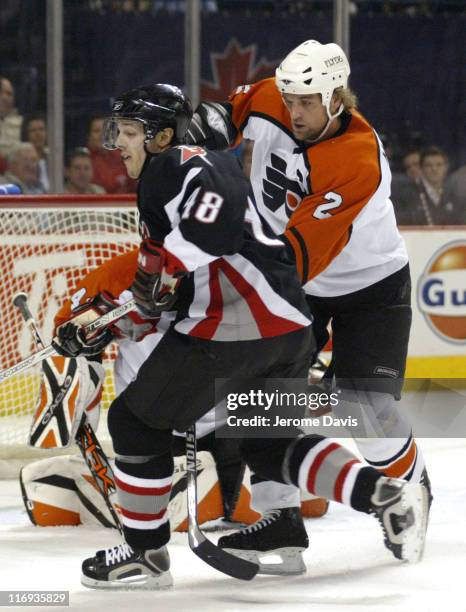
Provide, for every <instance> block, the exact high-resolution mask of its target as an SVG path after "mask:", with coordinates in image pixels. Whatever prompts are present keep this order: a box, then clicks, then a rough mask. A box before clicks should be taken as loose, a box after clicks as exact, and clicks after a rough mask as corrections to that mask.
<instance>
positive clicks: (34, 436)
mask: <svg viewBox="0 0 466 612" xmlns="http://www.w3.org/2000/svg"><path fill="white" fill-rule="evenodd" d="M104 377H105V371H104V368H103V366H102V365H101V364H100V363H98V362H96V361H93V362H90V361H87V359H85V358H84V357H78V358H76V359H75V358H69V357H61V356H54V357H49V358H48V359H46V360H45V361H44V362H43V371H42V378H41V385H40V391H39V399H38V402H37V405H36V410H35V412H34V416H33V421H32V425H31V430H30V434H29V440H28V444H29V445H30V446H34V447H36V448H46V449H51V448H67V447H69V446H70V445H71V444H72V443H73V442H74V439H75V436H76V432H77V430H78V428H79V425H80V423H81V420H82V417H83V414H86V417H87V418H88V419H89V422H90V423H91V425H92V426H93V428H96V427H97V423H98V419H99V403H100V398H101V395H102V386H103V381H104Z"/></svg>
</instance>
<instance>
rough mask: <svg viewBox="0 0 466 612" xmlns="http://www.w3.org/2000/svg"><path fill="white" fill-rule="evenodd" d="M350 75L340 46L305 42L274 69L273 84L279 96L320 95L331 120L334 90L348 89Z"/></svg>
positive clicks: (315, 41) (313, 41)
mask: <svg viewBox="0 0 466 612" xmlns="http://www.w3.org/2000/svg"><path fill="white" fill-rule="evenodd" d="M350 72H351V71H350V66H349V62H348V59H347V57H346V55H345V53H344V51H343V49H342V48H341V47H340V46H339V45H337V44H336V43H329V44H327V45H322V44H321V43H320V42H318V41H317V40H306V41H305V42H303V43H301V44H300V45H299V46H298V47H296V49H293V51H291V52H290V53H289V54H288V55H287V56H286V57H285V59H284V60H283V62H282V63H281V64H280V66H279V67H278V68H277V70H276V71H275V83H276V85H277V87H278V89H279V91H281V92H282V93H289V94H298V95H301V96H302V95H310V94H321V96H322V104H323V105H324V106H325V107H326V108H327V113H328V115H329V116H330V100H331V99H332V94H333V92H334V90H335V89H336V88H337V87H347V85H348V77H349V75H350Z"/></svg>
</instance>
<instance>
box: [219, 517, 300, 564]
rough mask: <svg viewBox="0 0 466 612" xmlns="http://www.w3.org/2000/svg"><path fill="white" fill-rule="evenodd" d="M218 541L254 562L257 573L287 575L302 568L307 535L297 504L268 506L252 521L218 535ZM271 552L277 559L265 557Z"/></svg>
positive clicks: (269, 555)
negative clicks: (274, 560)
mask: <svg viewBox="0 0 466 612" xmlns="http://www.w3.org/2000/svg"><path fill="white" fill-rule="evenodd" d="M218 545H219V546H220V548H223V549H224V550H226V551H227V552H229V553H231V554H233V555H236V556H237V557H241V558H242V559H246V560H247V561H252V562H253V563H257V564H258V565H259V566H260V569H259V572H258V573H259V574H271V575H276V576H288V575H296V574H304V573H305V572H306V566H305V565H304V561H303V558H302V553H303V551H304V550H305V549H306V548H308V546H309V539H308V537H307V533H306V528H305V527H304V523H303V519H302V518H301V514H300V511H299V508H281V509H279V510H269V511H268V512H265V513H264V515H263V517H262V518H261V519H260V520H259V521H257V522H256V523H254V524H253V525H249V526H248V527H246V528H244V529H241V530H240V531H237V532H236V533H233V534H232V535H228V536H223V537H222V538H220V539H219V541H218ZM272 555H273V556H274V557H280V561H281V562H278V563H274V562H270V561H268V560H267V557H271V556H272ZM261 559H263V560H261Z"/></svg>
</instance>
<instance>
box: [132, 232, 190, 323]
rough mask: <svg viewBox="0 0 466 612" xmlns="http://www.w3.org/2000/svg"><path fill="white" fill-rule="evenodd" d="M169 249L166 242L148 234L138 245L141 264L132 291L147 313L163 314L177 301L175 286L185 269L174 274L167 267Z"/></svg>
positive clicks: (139, 262)
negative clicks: (166, 251) (165, 248)
mask: <svg viewBox="0 0 466 612" xmlns="http://www.w3.org/2000/svg"><path fill="white" fill-rule="evenodd" d="M166 263H167V262H166V253H165V250H164V248H163V246H162V245H161V244H160V243H159V242H156V241H155V240H152V239H151V238H146V239H145V240H144V241H143V242H142V243H141V246H140V247H139V256H138V268H137V270H136V276H135V277H134V281H133V284H132V285H131V291H132V292H133V296H134V299H135V301H136V304H137V305H138V308H139V309H140V310H141V312H142V313H143V314H144V315H145V316H147V317H160V314H161V313H162V312H164V311H166V310H172V309H173V305H174V304H175V302H176V289H177V288H178V285H179V283H180V280H181V278H182V277H183V276H184V275H185V274H186V272H185V271H177V272H175V273H174V274H173V275H172V274H169V273H168V272H167V270H166Z"/></svg>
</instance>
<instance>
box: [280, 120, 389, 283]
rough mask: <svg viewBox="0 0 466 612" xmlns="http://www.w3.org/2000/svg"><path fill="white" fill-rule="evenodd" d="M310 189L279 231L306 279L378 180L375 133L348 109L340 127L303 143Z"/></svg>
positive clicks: (331, 253)
mask: <svg viewBox="0 0 466 612" xmlns="http://www.w3.org/2000/svg"><path fill="white" fill-rule="evenodd" d="M306 161H307V164H308V166H309V190H310V194H309V195H308V196H306V197H305V198H303V200H302V201H301V203H300V204H299V206H298V207H297V209H296V210H295V211H294V213H293V215H292V216H291V218H290V220H289V223H288V226H287V230H286V232H285V236H286V238H287V239H288V241H289V242H290V244H291V246H292V247H293V250H294V252H295V255H296V262H297V268H298V272H299V274H300V276H301V280H302V282H303V284H304V283H306V282H307V281H308V280H310V279H312V278H314V277H315V276H316V275H317V274H319V273H320V272H322V271H323V270H324V269H325V268H326V267H327V266H328V264H329V263H330V262H331V261H332V260H333V259H334V258H335V257H336V256H337V255H338V254H339V253H340V252H341V251H342V249H343V248H344V247H345V245H346V244H347V242H348V240H349V238H350V234H351V228H352V223H353V221H354V220H355V218H356V217H357V215H358V214H359V213H360V212H361V211H362V209H363V208H364V206H366V204H367V203H368V202H369V201H370V199H371V198H372V196H373V195H374V194H375V192H376V190H377V188H378V185H379V183H380V181H381V169H380V162H379V145H378V141H377V137H376V135H375V133H374V131H373V129H372V128H371V126H370V125H369V124H368V123H367V121H366V120H365V119H364V118H363V117H362V116H361V115H360V114H359V113H353V114H352V116H351V119H350V122H349V125H348V127H347V129H346V131H345V132H344V133H342V134H341V135H339V136H336V137H334V138H329V139H328V140H324V141H322V142H319V143H318V144H316V145H314V146H311V147H308V149H307V151H306Z"/></svg>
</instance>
